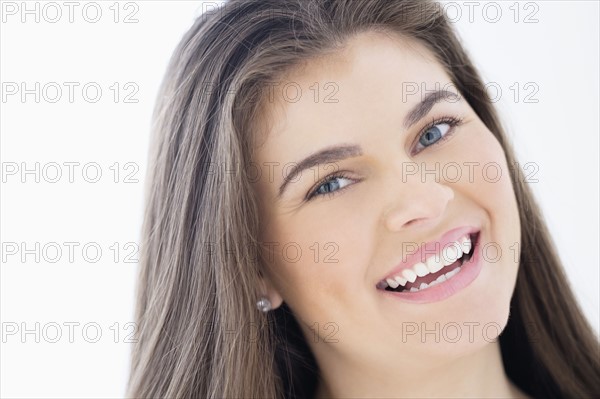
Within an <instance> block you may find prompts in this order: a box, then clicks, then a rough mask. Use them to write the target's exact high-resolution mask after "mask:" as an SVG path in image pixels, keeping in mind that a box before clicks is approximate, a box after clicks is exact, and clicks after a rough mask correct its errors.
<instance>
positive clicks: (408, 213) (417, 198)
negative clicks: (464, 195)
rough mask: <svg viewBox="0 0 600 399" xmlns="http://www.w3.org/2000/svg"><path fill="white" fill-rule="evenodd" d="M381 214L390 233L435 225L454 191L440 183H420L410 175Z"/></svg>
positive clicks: (418, 178) (419, 175)
mask: <svg viewBox="0 0 600 399" xmlns="http://www.w3.org/2000/svg"><path fill="white" fill-rule="evenodd" d="M394 192H395V196H396V197H395V198H394V199H393V200H392V204H391V205H390V206H389V207H388V209H387V211H386V212H385V213H384V222H385V226H386V227H387V229H388V230H389V231H391V232H396V231H399V230H402V229H404V228H406V227H408V226H417V225H421V224H428V223H433V224H435V223H438V222H439V219H440V217H441V216H442V215H443V214H444V212H445V211H446V208H447V206H448V203H449V202H450V201H451V200H452V199H453V198H454V190H453V189H452V188H451V187H449V186H447V185H445V184H444V183H443V182H437V181H422V180H421V174H417V175H415V176H412V178H411V179H409V180H408V181H406V182H405V183H400V189H399V190H394Z"/></svg>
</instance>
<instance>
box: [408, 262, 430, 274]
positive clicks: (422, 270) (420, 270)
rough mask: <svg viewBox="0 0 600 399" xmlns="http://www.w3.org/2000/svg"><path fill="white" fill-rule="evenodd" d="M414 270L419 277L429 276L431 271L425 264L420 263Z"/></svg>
mask: <svg viewBox="0 0 600 399" xmlns="http://www.w3.org/2000/svg"><path fill="white" fill-rule="evenodd" d="M412 268H413V270H414V271H415V273H416V274H417V276H419V277H423V276H426V275H428V274H429V269H428V268H427V266H426V265H425V263H422V262H419V263H417V264H416V265H414V266H413V267H412Z"/></svg>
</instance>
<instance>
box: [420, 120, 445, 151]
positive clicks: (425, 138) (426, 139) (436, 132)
mask: <svg viewBox="0 0 600 399" xmlns="http://www.w3.org/2000/svg"><path fill="white" fill-rule="evenodd" d="M448 130H450V125H449V124H447V123H438V124H437V125H435V126H431V127H430V128H428V129H427V130H426V131H425V133H423V134H422V135H421V137H420V138H419V143H420V144H421V145H422V146H423V147H428V146H430V145H431V144H433V143H435V142H436V141H438V140H439V139H440V138H442V136H443V135H445V134H446V133H447V132H448Z"/></svg>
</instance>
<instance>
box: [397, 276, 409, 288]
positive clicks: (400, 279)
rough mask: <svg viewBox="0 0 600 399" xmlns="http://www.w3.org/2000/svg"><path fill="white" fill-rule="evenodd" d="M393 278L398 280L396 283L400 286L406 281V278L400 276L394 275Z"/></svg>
mask: <svg viewBox="0 0 600 399" xmlns="http://www.w3.org/2000/svg"><path fill="white" fill-rule="evenodd" d="M395 280H396V281H397V282H398V284H400V285H401V286H405V285H406V283H408V280H407V279H405V278H404V277H402V276H396V278H395Z"/></svg>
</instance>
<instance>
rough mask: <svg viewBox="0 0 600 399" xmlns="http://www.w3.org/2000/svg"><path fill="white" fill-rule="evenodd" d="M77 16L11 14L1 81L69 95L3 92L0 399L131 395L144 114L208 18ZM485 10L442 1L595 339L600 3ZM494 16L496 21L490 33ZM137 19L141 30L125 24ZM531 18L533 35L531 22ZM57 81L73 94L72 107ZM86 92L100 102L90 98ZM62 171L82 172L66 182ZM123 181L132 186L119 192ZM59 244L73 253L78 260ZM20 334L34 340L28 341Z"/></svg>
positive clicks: (4, 30) (178, 11)
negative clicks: (182, 48) (134, 247)
mask: <svg viewBox="0 0 600 399" xmlns="http://www.w3.org/2000/svg"><path fill="white" fill-rule="evenodd" d="M36 3H37V6H36ZM76 3H77V4H78V6H77V7H75V9H74V13H73V22H69V14H68V10H69V9H68V8H67V6H66V5H64V3H63V2H57V3H55V4H57V5H58V9H60V11H61V12H62V17H61V18H60V19H59V20H58V21H57V22H55V23H51V22H50V21H49V20H51V19H54V18H56V15H57V14H56V10H57V9H56V7H55V8H50V7H48V6H46V8H44V6H45V5H46V3H44V2H33V1H30V2H27V3H26V5H25V6H26V7H27V8H29V9H35V7H38V9H39V13H38V15H39V18H40V20H39V22H36V21H35V18H36V15H35V13H34V14H31V15H25V16H24V17H25V18H26V20H25V22H22V21H21V18H22V17H23V15H22V8H23V4H22V3H21V2H20V1H19V2H6V1H4V2H3V3H2V10H3V14H2V27H1V30H0V34H1V42H0V44H1V63H0V69H1V76H0V80H1V81H2V83H3V84H6V83H8V86H5V88H7V87H8V88H9V89H10V87H13V86H10V85H11V82H12V83H16V84H17V86H20V84H21V82H25V83H26V85H27V86H26V88H28V89H31V88H33V87H34V84H35V82H40V85H41V87H43V86H44V85H45V84H47V83H49V82H57V83H58V84H59V85H60V86H61V87H62V89H63V92H62V98H61V99H60V100H59V101H57V102H56V103H51V102H48V101H46V99H47V98H54V97H55V96H56V91H53V90H52V87H51V86H47V90H48V91H47V92H46V93H45V94H46V96H42V97H41V98H40V101H39V103H36V102H35V96H34V95H33V94H29V95H27V96H26V98H25V101H24V102H23V101H22V100H21V96H20V94H21V92H20V91H19V92H18V93H17V94H16V95H7V92H6V90H4V89H3V91H2V95H3V96H6V98H4V97H3V98H2V102H1V103H0V105H1V110H0V120H1V122H0V123H1V125H0V128H1V133H2V138H1V143H0V145H1V158H2V159H1V161H2V168H3V169H2V170H3V171H4V173H5V174H6V173H8V172H9V171H10V168H11V167H12V166H16V167H18V168H19V170H18V172H17V174H15V175H10V174H8V175H5V176H3V178H4V181H3V184H2V191H1V220H2V226H1V241H2V243H3V253H2V257H3V259H2V269H1V308H0V310H1V320H2V343H1V345H2V347H1V354H2V356H1V391H0V394H1V396H3V397H122V396H123V395H124V389H125V383H126V379H127V373H128V366H129V350H130V345H129V344H128V343H127V342H126V335H127V334H128V333H130V332H131V331H132V329H131V328H130V327H129V328H128V327H127V325H126V323H128V322H130V321H132V320H133V305H134V303H133V299H134V296H133V290H134V282H135V280H134V278H135V272H136V264H135V263H127V262H126V255H127V254H129V253H130V252H131V248H129V247H126V245H127V243H130V242H133V243H135V242H138V240H139V229H140V224H141V221H142V217H141V216H142V206H143V184H144V175H145V167H146V159H147V158H146V154H147V148H148V132H149V128H150V116H151V112H152V107H153V105H154V100H155V96H156V94H157V90H158V85H159V83H160V81H161V79H162V76H163V73H164V71H165V68H166V64H167V61H168V59H169V57H170V55H171V53H172V51H173V49H174V48H175V46H176V44H177V43H178V41H179V39H180V38H181V36H182V34H183V33H184V32H185V31H186V30H187V29H188V28H189V27H190V26H191V24H192V22H193V20H194V18H195V17H196V16H198V15H200V13H201V11H202V5H201V3H200V2H192V1H183V2H166V1H137V2H131V3H129V4H127V2H120V3H119V4H117V5H116V7H115V5H114V2H113V1H108V2H97V3H96V4H97V5H98V7H99V8H100V9H101V11H102V16H101V18H100V20H99V21H98V22H96V23H90V22H88V21H86V19H85V18H84V16H86V17H87V18H88V19H93V18H94V17H95V12H94V11H95V8H93V7H92V6H89V5H88V4H89V3H88V2H76ZM476 3H477V2H476ZM488 3H489V2H478V3H477V4H478V5H477V6H476V7H475V8H474V9H473V13H472V14H471V15H469V8H467V7H466V6H465V5H464V4H462V3H460V2H459V3H453V2H449V3H447V6H448V8H447V11H448V13H449V15H450V16H451V17H452V18H453V20H455V23H456V26H457V28H458V30H459V32H460V34H461V36H462V38H463V39H464V42H465V45H466V47H467V49H468V51H469V53H470V54H471V55H472V57H473V58H474V61H475V63H476V64H477V66H478V67H480V69H481V71H482V73H483V75H484V80H485V81H486V82H491V83H490V84H491V85H492V86H493V87H500V88H501V90H502V96H501V98H500V101H499V102H498V106H499V109H500V111H501V112H502V115H503V117H504V121H505V122H506V126H507V127H508V128H509V134H510V136H511V138H512V139H513V140H514V141H515V142H516V148H517V151H518V156H519V160H520V161H521V162H522V163H525V162H535V163H536V164H537V165H539V171H538V172H537V174H536V176H535V177H536V178H537V179H538V182H537V183H532V185H533V189H534V191H535V193H536V194H537V197H538V199H539V201H540V202H541V204H542V207H543V211H544V214H545V216H546V220H547V222H548V224H549V227H550V229H551V232H552V234H553V236H554V238H555V241H556V243H557V246H558V249H559V252H560V255H561V257H562V260H563V261H564V263H565V266H566V268H567V272H568V276H569V280H570V282H571V283H572V284H573V286H574V287H575V290H576V293H577V297H578V299H579V301H580V303H581V305H582V307H583V308H584V310H585V313H586V315H587V316H588V317H589V319H590V321H591V322H592V324H593V326H594V327H595V328H596V330H597V331H598V329H599V323H600V322H599V296H598V295H599V294H598V292H599V285H600V283H599V271H598V265H599V261H598V242H599V237H598V203H599V201H598V181H599V178H598V177H599V176H598V169H599V164H598V152H599V143H598V135H599V131H600V130H599V116H598V115H599V101H598V98H599V84H598V77H599V72H600V71H599V62H598V58H599V56H598V51H599V50H598V49H599V43H598V37H599V31H598V25H599V24H598V19H599V18H598V16H599V6H598V3H597V2H596V1H585V2H577V1H569V2H567V1H538V2H529V3H527V2H521V3H519V4H518V5H517V6H516V7H515V6H514V3H515V2H513V1H508V2H496V3H494V4H492V5H491V6H487V7H488V8H485V11H484V6H485V5H486V4H488ZM11 4H12V7H17V8H18V10H17V14H15V15H11V14H10V12H8V13H6V12H4V11H10V10H11V9H12V8H11ZM86 5H88V6H87V8H86V12H87V14H83V12H82V10H83V8H84V6H86ZM456 5H458V6H459V7H456ZM496 5H497V6H498V7H499V8H500V9H501V11H502V15H501V17H500V19H499V21H498V22H497V23H492V22H491V21H492V20H494V19H495V18H496V13H495V11H496V7H495V6H496ZM511 6H512V9H511V8H510V7H511ZM7 7H8V8H7ZM111 7H112V9H111ZM115 9H118V10H119V15H118V22H115ZM516 9H518V10H519V14H518V15H516V13H515V11H516ZM44 10H45V11H46V14H44ZM458 12H460V14H459V13H458ZM132 13H133V15H130V14H132ZM128 15H129V16H130V17H131V18H134V19H137V20H138V21H137V22H135V23H124V21H123V20H124V19H125V17H126V16H128ZM526 17H529V20H537V22H535V21H534V22H533V23H525V19H526ZM515 19H516V21H515ZM64 82H77V83H79V86H77V87H75V90H74V99H73V102H72V103H71V102H69V93H68V88H67V86H65V85H64ZM90 82H92V83H94V84H97V85H99V86H100V87H101V89H102V95H101V97H100V99H99V100H98V102H96V103H92V102H88V101H86V99H85V98H84V97H83V93H82V87H83V86H84V85H85V84H87V83H90ZM115 82H117V84H118V87H119V98H118V100H117V102H116V103H115V98H114V95H115V91H116V90H115V89H116V87H117V86H113V85H114V83H115ZM127 83H130V85H129V86H125V85H126V84H127ZM515 83H517V86H514V84H515ZM527 83H533V84H534V85H535V86H527V87H526V86H525V85H526V84H527ZM90 87H91V86H90ZM110 87H113V89H111V88H110ZM511 87H513V89H512V90H511ZM516 87H518V88H519V90H520V92H519V94H520V97H519V99H518V100H517V99H515V98H514V96H515V89H516ZM532 87H533V88H537V93H535V94H534V95H533V96H532V97H531V98H530V99H534V100H535V99H537V100H538V102H537V103H526V102H525V101H524V100H525V98H524V96H525V95H526V94H531V93H532V92H533V89H532ZM135 88H137V89H138V91H137V93H135V94H133V95H132V96H131V97H130V100H131V99H137V100H138V102H137V103H126V102H125V101H124V100H125V95H127V94H130V93H132V92H133V90H134V89H135ZM20 89H21V87H19V90H20ZM86 94H87V95H88V96H89V97H87V98H88V99H91V98H93V97H94V96H95V92H94V90H93V89H92V88H90V89H88V92H87V93H86ZM36 162H39V164H40V170H41V169H42V168H43V167H44V166H45V165H52V164H51V163H52V162H56V163H58V164H59V165H61V166H62V168H61V170H62V178H61V179H60V180H59V181H58V182H57V183H49V182H48V181H47V180H45V179H44V177H43V175H41V176H40V182H39V183H38V182H35V175H34V174H26V175H24V176H23V175H21V169H22V166H25V167H27V168H29V169H32V168H33V167H34V166H35V163H36ZM65 162H76V163H79V164H78V165H76V166H75V167H74V174H73V179H74V181H73V182H70V181H69V175H68V172H69V169H68V167H67V166H65V164H64V163H65ZM94 162H95V163H96V164H97V165H99V166H100V170H101V172H102V177H101V178H100V180H99V181H98V182H97V183H89V182H87V181H85V180H84V178H83V176H84V175H83V174H82V169H83V166H84V165H86V164H90V163H94ZM22 163H23V164H22ZM115 163H118V165H115ZM128 163H131V164H128ZM126 164H127V165H126ZM92 166H93V164H92ZM111 166H112V169H111V168H110V167H111ZM136 166H137V167H138V168H139V169H137V170H136V169H135V167H136ZM115 170H119V172H120V173H119V175H118V176H116V174H115ZM45 171H46V173H47V176H48V177H49V178H53V177H54V176H55V175H56V169H55V168H52V167H51V166H48V167H47V169H46V170H45ZM86 172H87V173H86V175H85V176H86V177H88V178H90V177H91V178H93V177H94V175H95V173H94V172H95V169H93V168H90V169H87V170H86ZM129 174H131V175H130V179H131V178H133V179H137V180H138V182H137V183H135V182H130V183H126V182H124V181H125V180H126V176H127V175H129ZM115 179H116V180H117V182H115ZM23 181H24V182H23ZM36 242H38V243H40V248H42V247H44V245H46V250H47V252H46V253H45V254H43V255H44V256H42V257H41V258H40V259H39V262H36V259H35V254H33V253H32V254H29V255H26V256H25V261H24V262H23V261H22V259H21V255H22V253H21V248H19V247H17V249H18V250H19V252H17V253H16V254H12V252H14V251H13V250H14V247H11V245H12V244H11V243H16V245H17V246H20V245H21V243H25V244H24V245H25V246H26V249H32V248H34V246H35V243H36ZM64 242H73V243H78V246H75V247H74V258H73V259H72V261H71V259H69V253H68V247H67V246H66V245H64V244H63V243H64ZM48 243H58V245H60V247H61V249H62V256H61V257H60V259H59V260H58V261H57V262H55V263H51V262H48V261H47V260H48V259H52V258H54V257H55V256H56V255H57V254H56V252H55V250H54V248H52V246H51V245H50V246H48V245H47V244H48ZM86 243H97V244H92V245H97V246H99V247H100V248H101V250H102V254H101V256H100V258H99V260H98V261H97V262H95V263H92V260H93V258H94V257H96V253H95V251H94V247H93V246H90V245H88V247H87V252H86V253H85V255H86V256H87V258H85V257H84V254H83V253H82V249H83V247H84V245H85V244H86ZM114 243H117V244H116V247H115V246H114V245H115V244H114ZM73 245H75V244H73ZM117 247H118V248H119V252H118V254H117V253H116V248H117ZM111 248H112V249H111ZM23 249H25V248H23ZM115 257H116V259H115ZM35 323H39V332H38V333H37V334H36V333H35V326H36V324H35ZM65 323H66V324H65ZM69 323H73V324H69ZM76 323H79V324H76ZM94 323H96V324H94ZM69 325H71V326H73V327H72V328H73V334H72V337H70V336H69V327H68V326H69ZM56 327H59V328H60V333H61V334H62V335H61V336H59V337H57V332H58V331H59V330H57V328H56ZM84 327H86V328H87V329H86V330H85V332H84ZM15 328H16V329H18V330H16V333H15V334H11V333H10V332H11V331H13V329H15ZM24 328H25V329H29V330H32V332H31V333H28V334H24V335H23V329H24ZM98 328H99V329H100V330H97V329H98ZM98 331H99V332H100V333H101V335H100V336H98V337H96V335H97V332H98ZM55 339H56V340H57V341H58V342H56V343H51V342H49V341H52V340H55ZM95 339H97V342H95V343H93V342H91V341H94V340H95ZM36 341H39V342H36ZM71 341H72V342H71ZM115 341H116V342H115Z"/></svg>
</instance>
